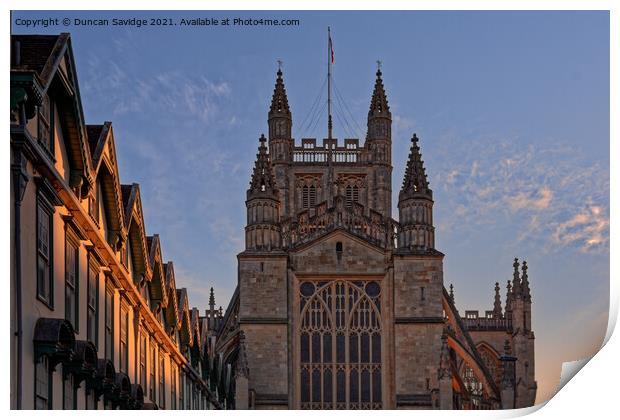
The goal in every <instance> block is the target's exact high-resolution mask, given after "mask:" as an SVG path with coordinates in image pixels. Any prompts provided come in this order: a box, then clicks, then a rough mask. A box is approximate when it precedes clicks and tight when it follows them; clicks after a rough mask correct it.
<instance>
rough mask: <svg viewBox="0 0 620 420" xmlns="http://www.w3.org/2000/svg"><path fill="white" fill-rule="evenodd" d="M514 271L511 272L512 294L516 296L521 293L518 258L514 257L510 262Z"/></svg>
mask: <svg viewBox="0 0 620 420" xmlns="http://www.w3.org/2000/svg"><path fill="white" fill-rule="evenodd" d="M512 267H513V268H514V272H513V274H512V296H513V297H515V298H518V297H519V296H520V295H521V279H520V278H519V260H518V259H517V258H515V261H514V263H512Z"/></svg>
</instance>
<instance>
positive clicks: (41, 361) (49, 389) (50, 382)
mask: <svg viewBox="0 0 620 420" xmlns="http://www.w3.org/2000/svg"><path fill="white" fill-rule="evenodd" d="M41 364H43V365H44V369H45V381H46V382H47V383H46V384H45V385H47V386H46V387H45V388H46V392H47V395H45V396H42V395H40V394H39V392H38V391H39V390H38V382H39V373H40V370H39V369H40V365H41ZM53 379H54V378H53V376H52V369H51V368H50V365H49V359H48V358H47V356H45V355H44V356H41V358H40V359H39V360H37V362H36V363H35V367H34V409H35V410H42V409H43V408H38V404H37V403H38V399H39V398H41V399H43V400H44V402H45V404H46V405H47V407H46V408H45V410H51V409H52V408H53V405H52V404H53V401H54V398H53V397H54V393H53V391H54V389H53Z"/></svg>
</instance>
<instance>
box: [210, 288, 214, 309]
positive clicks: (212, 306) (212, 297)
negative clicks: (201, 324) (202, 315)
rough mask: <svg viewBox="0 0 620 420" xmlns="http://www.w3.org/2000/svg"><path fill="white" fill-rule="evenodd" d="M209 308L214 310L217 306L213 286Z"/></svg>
mask: <svg viewBox="0 0 620 420" xmlns="http://www.w3.org/2000/svg"><path fill="white" fill-rule="evenodd" d="M209 308H210V309H211V311H213V308H215V293H213V287H212V288H211V291H210V292H209Z"/></svg>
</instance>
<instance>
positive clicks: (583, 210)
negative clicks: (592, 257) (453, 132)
mask: <svg viewBox="0 0 620 420" xmlns="http://www.w3.org/2000/svg"><path fill="white" fill-rule="evenodd" d="M443 144H444V146H443V148H442V150H441V151H440V156H439V157H435V158H434V159H433V161H434V162H440V166H439V168H438V170H437V169H435V173H431V181H433V184H434V185H435V188H436V191H437V193H438V194H440V195H441V197H442V198H441V199H442V203H443V205H442V208H444V209H450V211H449V212H448V211H446V212H444V213H443V214H442V216H443V218H442V222H443V223H444V225H443V226H439V229H445V230H448V231H450V230H464V229H479V228H480V227H481V226H491V227H492V226H494V225H498V224H499V222H500V221H501V222H502V225H506V223H505V222H506V220H507V219H509V220H510V222H511V224H512V226H514V228H515V229H517V231H516V232H515V235H514V237H515V240H517V241H523V240H529V241H538V243H539V245H540V246H541V248H542V249H546V250H547V251H550V250H552V249H558V248H562V247H568V246H574V247H576V248H577V249H579V250H580V251H582V252H597V251H607V249H608V244H609V170H608V168H607V166H606V165H605V164H604V163H600V162H587V161H585V160H584V159H582V158H580V156H581V154H580V151H579V150H576V149H574V148H572V147H568V146H565V145H562V144H561V143H559V142H558V143H555V144H550V143H549V142H546V143H543V142H537V143H536V144H525V142H523V141H522V140H520V139H516V138H515V139H505V140H499V141H498V140H496V139H491V138H482V139H481V138H479V139H475V140H470V141H460V142H458V141H456V140H452V139H448V140H447V141H446V142H444V143H443ZM541 144H544V145H541ZM431 169H432V168H431Z"/></svg>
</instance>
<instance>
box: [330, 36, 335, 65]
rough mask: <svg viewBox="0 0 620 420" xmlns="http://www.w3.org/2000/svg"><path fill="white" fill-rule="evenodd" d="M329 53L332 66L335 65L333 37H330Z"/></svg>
mask: <svg viewBox="0 0 620 420" xmlns="http://www.w3.org/2000/svg"><path fill="white" fill-rule="evenodd" d="M329 53H330V56H331V60H332V64H334V61H335V60H334V44H333V43H332V36H331V34H330V35H329Z"/></svg>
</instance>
